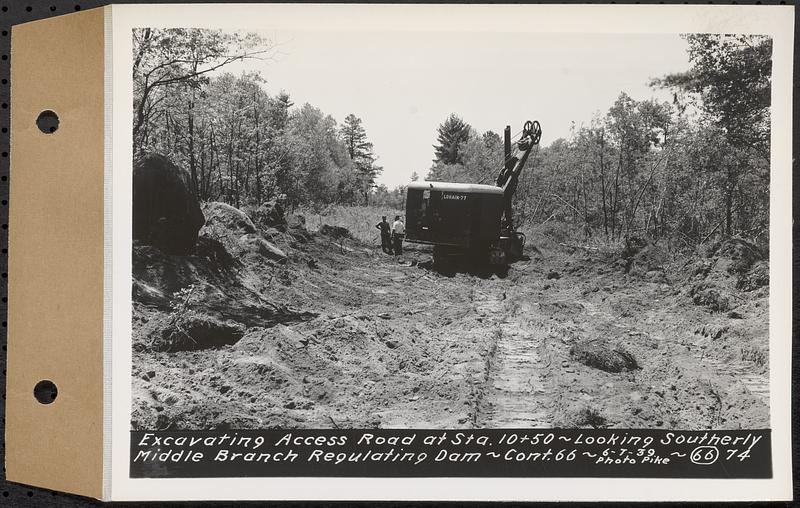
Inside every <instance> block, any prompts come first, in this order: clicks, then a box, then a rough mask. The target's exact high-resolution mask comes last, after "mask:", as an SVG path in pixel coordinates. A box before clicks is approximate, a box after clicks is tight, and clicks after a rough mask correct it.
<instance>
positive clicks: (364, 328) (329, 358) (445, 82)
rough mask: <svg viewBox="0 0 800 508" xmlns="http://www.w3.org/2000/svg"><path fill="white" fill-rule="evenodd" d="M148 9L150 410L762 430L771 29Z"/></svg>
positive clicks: (257, 419) (144, 404)
mask: <svg viewBox="0 0 800 508" xmlns="http://www.w3.org/2000/svg"><path fill="white" fill-rule="evenodd" d="M131 37H132V39H133V55H132V59H133V60H132V61H133V68H132V70H131V71H132V78H133V85H134V89H133V91H134V96H133V98H134V101H133V104H132V107H133V140H132V143H133V155H134V161H133V168H134V171H133V251H132V267H133V273H132V276H133V317H132V320H133V322H132V327H133V328H132V333H133V336H132V346H133V364H132V386H133V407H132V415H131V426H132V428H133V429H134V430H214V429H274V428H280V429H339V428H375V429H378V428H427V429H437V428H441V429H497V428H568V429H569V428H586V429H614V428H638V429H681V430H704V429H730V430H735V429H765V428H769V426H770V407H769V371H770V350H769V282H770V277H769V239H770V125H771V124H770V113H771V108H770V97H771V73H772V39H771V38H770V37H769V36H765V35H753V34H735V33H734V34H708V33H675V34H646V33H645V34H593V33H580V34H575V33H569V34H567V33H565V34H561V33H493V32H486V33H473V32H458V31H447V32H445V31H442V32H403V31H399V32H394V33H392V32H369V31H362V32H359V33H354V34H352V35H347V34H341V33H339V34H334V33H328V34H326V33H324V32H320V31H299V30H298V31H280V30H263V31H252V30H228V29H207V28H149V27H142V28H136V29H134V30H133V32H132V34H131Z"/></svg>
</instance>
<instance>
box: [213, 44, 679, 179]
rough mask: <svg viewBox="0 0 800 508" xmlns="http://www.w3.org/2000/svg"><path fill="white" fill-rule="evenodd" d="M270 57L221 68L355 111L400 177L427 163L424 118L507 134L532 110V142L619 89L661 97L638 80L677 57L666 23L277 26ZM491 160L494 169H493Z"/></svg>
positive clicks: (422, 170)
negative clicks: (530, 27)
mask: <svg viewBox="0 0 800 508" xmlns="http://www.w3.org/2000/svg"><path fill="white" fill-rule="evenodd" d="M261 35H263V36H265V37H267V38H268V39H270V40H271V41H273V42H274V43H275V51H274V54H273V56H272V57H271V58H269V59H265V60H248V61H245V62H237V63H234V64H231V65H229V66H227V67H225V68H224V71H226V72H232V73H234V74H239V73H241V72H242V71H245V70H247V71H260V73H261V75H262V77H264V78H265V80H266V85H265V88H266V89H267V91H268V92H269V93H270V94H276V93H278V92H279V91H281V90H285V91H286V92H288V93H289V95H290V96H291V97H292V101H293V102H294V103H295V105H297V106H299V105H301V104H303V103H306V102H308V103H310V104H312V105H314V106H316V107H318V108H320V109H321V110H322V111H323V112H325V113H327V114H330V115H332V116H333V117H334V118H335V119H336V120H337V121H338V122H341V121H342V120H343V119H344V117H345V116H347V115H348V114H350V113H353V114H355V115H356V116H358V117H359V118H361V119H362V120H363V125H364V128H365V129H366V133H367V136H368V138H369V139H370V140H371V141H372V142H373V144H374V151H375V154H376V155H377V156H378V164H379V165H381V166H383V168H384V170H383V173H382V174H381V175H380V176H379V177H378V180H377V183H379V184H381V183H382V184H385V185H386V186H387V187H389V188H393V187H395V186H398V185H405V184H407V183H408V182H409V181H410V179H411V174H412V172H415V171H416V172H417V173H418V174H419V175H420V177H421V178H424V177H425V175H426V174H427V173H428V170H429V169H430V167H431V164H432V159H433V145H434V144H435V142H436V128H437V126H438V125H439V124H441V123H442V122H443V121H444V120H445V119H446V118H447V117H448V115H450V113H456V114H458V115H459V116H461V118H463V119H464V120H465V121H466V122H468V123H469V124H470V125H472V127H474V128H475V129H477V130H478V131H480V132H484V131H487V130H493V131H495V132H497V133H499V134H502V132H503V129H504V128H505V126H506V125H510V126H511V129H512V133H513V134H514V135H516V133H517V132H518V131H519V130H521V128H522V125H523V124H524V123H525V121H526V120H539V122H540V123H541V125H542V140H541V144H542V145H544V146H546V145H548V144H550V143H551V142H552V141H554V140H556V139H558V138H562V137H563V138H565V137H568V136H569V132H570V126H571V125H572V123H573V122H574V123H575V124H576V125H577V126H580V125H581V124H582V123H583V124H588V123H589V122H590V121H591V119H592V118H593V116H595V115H597V114H603V113H605V112H606V111H607V110H608V108H609V107H610V106H611V105H612V104H613V103H614V100H615V99H616V98H617V97H618V96H619V94H620V93H621V92H622V91H625V92H626V93H628V95H630V96H632V97H633V98H635V99H649V98H657V99H661V100H669V99H670V97H671V96H670V95H669V94H668V93H667V92H666V91H663V90H653V89H651V88H650V87H649V86H648V82H649V81H650V79H652V78H655V77H660V76H663V75H664V74H668V73H673V72H679V71H683V70H686V69H687V68H688V67H689V62H688V56H687V54H686V42H685V41H684V40H683V39H681V38H680V37H679V36H678V35H677V34H674V35H673V34H642V35H636V34H633V35H632V34H579V35H576V34H553V33H549V34H548V33H500V32H490V33H477V32H447V33H444V32H416V31H414V32H412V31H394V32H391V31H381V32H377V31H375V32H369V31H360V32H352V31H335V32H334V31H330V32H326V31H320V30H315V31H291V32H289V31H285V32H284V31H281V32H269V33H267V32H264V33H262V34H261ZM498 170H499V168H498Z"/></svg>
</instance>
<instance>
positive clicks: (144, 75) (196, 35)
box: [133, 28, 270, 180]
mask: <svg viewBox="0 0 800 508" xmlns="http://www.w3.org/2000/svg"><path fill="white" fill-rule="evenodd" d="M269 50H270V48H269V44H268V42H267V41H265V40H264V39H262V38H261V37H260V36H258V35H255V34H240V33H238V32H233V33H231V32H223V31H222V30H208V29H199V28H192V29H184V28H169V29H156V28H142V29H135V30H133V83H134V118H133V138H134V153H139V152H140V151H141V150H142V148H143V146H144V144H145V143H146V137H147V136H146V132H147V128H146V127H147V124H148V123H149V122H150V121H151V120H152V116H153V114H154V113H155V108H156V107H157V106H158V103H159V102H160V101H162V100H163V98H164V95H163V94H162V95H161V96H160V97H157V95H158V92H159V91H162V90H163V89H164V88H166V87H174V86H179V85H183V86H187V87H189V88H191V89H192V90H193V91H194V90H196V89H197V88H198V87H200V86H201V85H203V84H206V83H208V74H209V73H211V72H213V71H215V70H217V69H219V68H221V67H223V66H225V65H227V64H229V63H231V62H235V61H237V60H244V59H246V58H259V57H261V56H263V55H265V54H266V53H267V52H269ZM194 99H195V95H194V93H192V95H191V98H190V99H189V102H188V105H187V108H188V111H189V125H190V128H191V125H192V123H193V120H192V113H191V110H192V109H193V106H194V102H193V101H194ZM193 178H194V177H193ZM194 179H195V180H196V178H194Z"/></svg>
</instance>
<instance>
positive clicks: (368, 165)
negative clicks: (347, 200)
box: [340, 113, 383, 204]
mask: <svg viewBox="0 0 800 508" xmlns="http://www.w3.org/2000/svg"><path fill="white" fill-rule="evenodd" d="M340 133H341V136H342V140H343V141H344V144H345V146H346V147H347V153H348V155H349V156H350V160H351V161H352V162H353V166H354V168H355V169H356V171H357V173H358V177H359V178H358V180H359V184H360V187H361V192H362V194H363V196H364V201H365V204H368V200H369V195H370V192H371V190H372V188H373V187H374V186H375V178H376V177H377V176H378V174H379V173H380V172H381V171H382V169H383V168H381V167H380V166H377V165H375V154H374V153H373V145H372V143H371V142H370V141H369V140H368V139H367V132H366V130H365V129H364V126H363V125H362V122H361V119H360V118H358V117H357V116H356V115H354V114H352V113H351V114H349V115H347V116H346V117H345V119H344V123H343V124H342V127H341V129H340Z"/></svg>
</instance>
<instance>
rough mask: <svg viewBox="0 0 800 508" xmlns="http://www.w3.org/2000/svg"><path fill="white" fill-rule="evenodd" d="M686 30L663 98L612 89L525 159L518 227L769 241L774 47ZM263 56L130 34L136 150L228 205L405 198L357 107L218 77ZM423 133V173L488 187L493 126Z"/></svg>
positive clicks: (239, 46) (233, 42) (256, 48)
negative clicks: (384, 169) (166, 160)
mask: <svg viewBox="0 0 800 508" xmlns="http://www.w3.org/2000/svg"><path fill="white" fill-rule="evenodd" d="M685 38H686V39H687V41H688V46H689V57H690V62H691V67H690V68H689V69H688V70H687V71H686V72H684V73H680V74H673V75H665V76H661V77H657V78H655V79H653V81H652V83H651V86H653V87H654V88H661V89H666V90H669V91H671V92H672V95H673V100H672V101H671V102H657V101H655V100H636V99H634V98H632V97H630V96H628V95H627V94H626V93H625V92H624V91H622V92H621V93H620V94H619V96H618V98H617V100H616V102H615V103H614V104H613V105H612V106H611V108H610V109H609V110H608V111H607V112H605V113H604V114H599V115H597V116H596V117H595V118H593V119H587V120H586V122H584V123H581V124H579V125H576V124H573V126H572V129H571V134H570V136H569V137H568V139H558V140H555V141H553V142H552V143H550V144H549V145H548V146H543V147H541V148H540V149H539V150H538V151H537V152H536V153H535V154H534V155H532V157H531V159H530V162H529V166H528V167H527V168H526V170H525V171H524V172H523V174H522V178H521V181H520V185H519V187H518V190H517V194H516V197H515V200H516V204H515V210H516V214H517V222H518V223H521V224H527V225H534V224H541V223H545V222H549V221H554V222H560V223H566V224H568V225H570V226H572V227H573V229H574V230H575V231H577V232H579V233H580V234H581V235H583V236H584V237H585V238H588V237H599V238H604V239H608V240H619V239H622V238H627V237H630V236H639V237H645V236H647V237H650V238H652V239H659V238H665V237H667V238H670V239H677V240H680V241H682V242H683V243H685V244H686V245H696V244H699V243H702V242H704V241H706V240H707V239H708V238H711V237H712V236H714V235H726V236H734V235H735V236H742V237H745V238H748V239H752V240H755V241H757V242H758V243H761V244H764V243H766V241H767V239H768V234H769V152H770V145H769V141H770V139H769V137H770V130H769V129H770V116H769V106H770V90H771V88H770V76H771V72H772V62H771V54H772V41H771V39H769V38H766V37H761V36H723V35H696V34H695V35H686V36H685ZM271 51H272V47H271V44H270V42H269V41H267V40H264V39H262V38H260V37H258V36H255V35H253V34H239V33H226V32H221V31H213V30H201V29H188V30H187V29H167V30H158V29H139V30H135V31H134V55H133V57H134V66H133V78H134V125H133V134H134V156H135V157H136V156H139V155H141V154H143V153H147V152H153V151H155V152H160V153H163V154H165V155H167V156H168V157H170V158H171V159H172V160H173V161H174V162H176V163H177V164H179V165H181V166H183V167H185V168H187V170H188V171H189V172H190V174H191V178H192V184H193V186H194V191H195V192H196V194H197V196H198V197H199V198H200V199H201V200H204V201H207V200H217V201H225V202H228V203H230V204H232V205H234V206H237V207H239V206H243V205H247V204H255V203H260V202H263V201H265V200H267V199H270V198H273V197H275V196H277V195H285V196H286V198H287V200H288V202H289V203H290V204H291V205H293V206H297V205H302V206H323V205H328V204H343V205H351V204H353V205H354V204H378V205H387V206H393V207H397V206H402V202H403V198H404V189H403V188H402V187H401V188H398V189H391V190H390V189H387V188H386V187H385V186H383V185H376V182H375V180H376V177H377V176H378V174H379V173H380V171H381V167H380V166H378V165H377V156H376V154H375V153H374V152H373V146H372V143H371V142H370V141H369V139H368V136H367V132H366V129H365V126H364V125H363V124H362V122H361V120H360V119H359V118H358V116H357V113H353V114H350V115H348V116H347V117H346V118H344V119H342V120H341V122H338V121H337V120H336V119H334V118H332V117H331V116H330V115H327V114H325V113H324V112H323V111H321V110H320V109H319V108H316V107H314V106H313V105H310V104H303V105H295V104H293V102H292V99H291V96H290V95H289V94H288V93H286V92H282V93H279V94H278V95H275V96H271V95H269V94H267V93H266V92H265V90H264V87H263V78H262V77H261V76H260V75H258V74H255V73H244V74H241V75H239V76H234V75H232V74H229V73H225V72H224V66H225V65H227V64H229V63H231V62H234V61H237V60H246V59H254V58H269V57H270V54H271ZM356 107H357V105H354V108H356ZM534 116H535V112H534ZM543 127H544V129H546V128H547V126H543ZM431 139H432V141H433V140H435V141H436V144H435V145H434V147H433V156H434V160H433V164H432V166H431V168H430V169H429V170H428V173H427V175H424V176H425V177H426V179H428V180H439V181H458V182H480V183H492V182H493V180H494V177H495V176H496V174H497V172H498V170H499V168H500V167H501V166H502V164H503V143H502V139H501V137H500V135H498V134H497V133H494V132H491V131H489V132H485V133H480V132H478V131H476V130H475V129H474V128H472V127H471V126H470V125H469V124H468V118H462V117H460V116H459V115H458V114H452V115H450V116H449V117H448V118H446V119H444V120H443V122H442V124H441V125H440V126H439V128H438V132H432V133H431ZM420 169H421V170H422V171H425V169H424V168H420ZM417 178H418V175H417V173H414V175H413V176H412V179H417Z"/></svg>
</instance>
